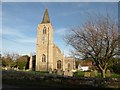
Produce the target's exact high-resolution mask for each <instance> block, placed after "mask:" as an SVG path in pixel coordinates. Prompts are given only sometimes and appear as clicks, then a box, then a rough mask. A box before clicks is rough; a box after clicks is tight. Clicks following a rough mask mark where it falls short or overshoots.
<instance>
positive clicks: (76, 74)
mask: <svg viewBox="0 0 120 90" xmlns="http://www.w3.org/2000/svg"><path fill="white" fill-rule="evenodd" d="M84 74H85V72H84V71H78V72H75V73H74V76H75V77H84ZM96 78H102V77H101V73H100V72H99V73H98V74H97V76H96ZM109 78H120V74H116V73H111V77H109Z"/></svg>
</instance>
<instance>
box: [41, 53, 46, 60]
mask: <svg viewBox="0 0 120 90" xmlns="http://www.w3.org/2000/svg"><path fill="white" fill-rule="evenodd" d="M42 62H46V56H45V54H43V55H42Z"/></svg>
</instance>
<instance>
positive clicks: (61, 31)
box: [54, 28, 67, 36]
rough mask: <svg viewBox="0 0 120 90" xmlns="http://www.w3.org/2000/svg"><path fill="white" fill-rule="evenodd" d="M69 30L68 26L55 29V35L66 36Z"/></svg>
mask: <svg viewBox="0 0 120 90" xmlns="http://www.w3.org/2000/svg"><path fill="white" fill-rule="evenodd" d="M66 31H67V28H60V29H57V30H55V31H54V35H58V36H64V35H65V33H66Z"/></svg>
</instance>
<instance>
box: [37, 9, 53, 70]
mask: <svg viewBox="0 0 120 90" xmlns="http://www.w3.org/2000/svg"><path fill="white" fill-rule="evenodd" d="M50 69H51V70H53V27H52V24H51V22H50V18H49V15H48V9H46V10H45V13H44V16H43V20H42V22H41V23H40V24H38V28H37V45H36V71H48V70H50Z"/></svg>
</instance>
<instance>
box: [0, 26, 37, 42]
mask: <svg viewBox="0 0 120 90" xmlns="http://www.w3.org/2000/svg"><path fill="white" fill-rule="evenodd" d="M0 36H3V37H6V36H7V38H9V37H12V38H9V39H11V41H15V42H19V43H36V41H35V40H36V38H35V37H30V36H27V35H26V34H24V33H22V32H20V31H18V30H15V29H12V28H8V27H5V28H4V29H3V31H2V30H0Z"/></svg>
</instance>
